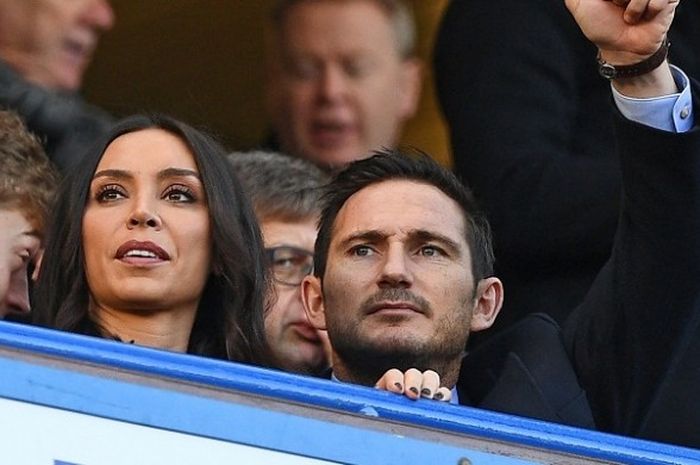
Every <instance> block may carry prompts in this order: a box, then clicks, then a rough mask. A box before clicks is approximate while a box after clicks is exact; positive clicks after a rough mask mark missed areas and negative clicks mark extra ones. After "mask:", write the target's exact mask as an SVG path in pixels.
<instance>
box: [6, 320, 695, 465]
mask: <svg viewBox="0 0 700 465" xmlns="http://www.w3.org/2000/svg"><path fill="white" fill-rule="evenodd" d="M0 419H1V420H0V444H2V447H1V448H0V457H1V458H0V463H12V464H13V465H21V464H24V463H26V464H32V465H34V464H44V463H45V464H47V465H51V464H61V463H63V464H77V465H93V464H94V465H97V464H99V465H102V464H112V463H129V464H138V463H144V464H146V463H147V464H154V463H197V464H209V463H211V464H214V463H217V464H218V463H246V464H249V463H250V464H254V463H290V464H296V463H299V464H310V463H314V464H316V463H356V464H367V465H370V464H371V465H376V464H383V463H386V464H390V463H401V464H425V463H434V464H442V463H445V464H455V465H466V464H472V465H477V464H497V465H525V464H532V463H572V464H575V463H634V464H700V451H696V450H693V449H687V448H682V447H676V446H671V445H666V444H659V443H654V442H650V441H642V440H637V439H631V438H625V437H619V436H614V435H610V434H603V433H598V432H593V431H587V430H580V429H576V428H570V427H566V426H561V425H555V424H550V423H545V422H540V421H535V420H529V419H524V418H520V417H515V416H510V415H504V414H498V413H494V412H487V411H483V410H478V409H472V408H468V407H459V406H452V405H446V404H442V403H437V402H433V401H427V400H419V401H410V400H408V399H405V398H403V397H401V396H397V395H394V394H390V393H386V392H381V391H377V390H374V389H370V388H364V387H361V386H350V385H343V384H339V383H333V382H330V381H325V380H319V379H314V378H309V377H303V376H296V375H290V374H287V373H282V372H278V371H273V370H266V369H261V368H257V367H252V366H246V365H241V364H236V363H230V362H224V361H217V360H210V359H205V358H201V357H195V356H190V355H181V354H175V353H170V352H165V351H159V350H153V349H149V348H144V347H138V346H132V345H128V344H122V343H118V342H114V341H107V340H102V339H97V338H91V337H86V336H79V335H73V334H67V333H61V332H57V331H51V330H46V329H42V328H34V327H29V326H25V325H19V324H14V323H8V322H0ZM10 438H12V439H10ZM76 438H77V439H76ZM32 454H34V455H32ZM188 454H189V455H188ZM232 457H234V458H235V461H234V462H232V461H231V460H232Z"/></svg>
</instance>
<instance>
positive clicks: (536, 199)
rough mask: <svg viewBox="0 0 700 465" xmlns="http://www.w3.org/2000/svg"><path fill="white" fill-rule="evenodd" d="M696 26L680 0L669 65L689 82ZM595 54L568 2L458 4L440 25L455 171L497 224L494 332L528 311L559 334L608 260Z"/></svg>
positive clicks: (699, 50)
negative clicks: (549, 320)
mask: <svg viewBox="0 0 700 465" xmlns="http://www.w3.org/2000/svg"><path fill="white" fill-rule="evenodd" d="M614 3H618V2H614ZM504 12H507V14H506V13H504ZM699 21H700V2H697V1H682V2H680V3H679V6H678V9H677V11H676V15H675V19H674V24H673V25H672V27H671V29H670V30H669V39H670V42H671V44H672V45H671V48H670V49H669V59H670V61H671V63H673V64H675V65H678V66H679V67H680V68H682V69H683V70H684V71H685V72H686V73H688V74H689V75H691V76H700V27H698V22H699ZM465 44H469V46H468V47H466V46H465ZM596 52H597V50H596V47H595V46H594V45H593V44H591V43H590V42H589V41H588V40H586V38H585V36H584V35H583V34H581V31H580V29H579V28H578V27H577V25H576V22H575V21H574V20H573V18H572V17H571V15H570V14H569V12H568V11H567V9H566V5H565V4H564V2H563V1H561V0H548V1H543V2H540V1H534V0H504V1H498V2H477V1H472V0H453V1H451V2H450V5H449V7H448V8H447V10H446V13H445V16H444V18H443V21H442V25H441V27H440V32H439V35H438V39H437V42H436V46H435V73H436V83H437V89H438V95H439V97H440V103H441V107H442V109H443V111H444V113H445V117H446V119H447V122H448V124H449V127H450V135H451V137H450V138H451V144H452V153H453V155H454V162H455V171H456V172H457V174H458V176H460V177H461V178H462V179H463V180H464V181H465V182H467V183H468V184H469V185H470V186H471V188H472V189H474V194H475V195H476V196H477V198H478V199H479V201H480V202H481V203H482V204H483V206H484V209H485V210H486V212H487V214H488V216H489V221H490V222H491V225H492V226H493V234H494V248H495V253H496V272H497V273H498V276H499V277H500V278H501V279H503V283H504V285H505V286H506V288H507V290H508V291H507V297H506V299H505V302H504V307H503V312H501V315H500V316H499V318H498V320H497V321H496V325H495V327H494V329H496V328H504V327H506V326H508V325H509V324H512V323H514V322H515V321H517V320H518V319H519V318H521V317H523V316H524V315H526V314H527V313H530V312H546V313H548V314H549V315H551V316H552V317H553V318H555V319H556V320H557V322H559V323H560V324H562V323H563V322H564V321H565V320H566V317H567V315H568V314H569V313H570V312H571V311H572V310H573V309H574V308H575V307H576V306H577V305H578V304H580V303H581V302H582V301H583V298H584V296H585V295H586V292H588V289H589V288H590V286H591V283H592V282H593V279H594V278H595V276H596V274H597V273H598V271H599V270H600V268H601V266H602V265H603V264H604V263H605V261H606V260H607V259H608V257H609V256H610V250H611V248H612V244H613V237H614V234H615V228H616V225H617V220H618V218H619V215H620V199H621V189H620V188H621V183H622V179H621V173H620V166H619V165H620V163H619V160H618V157H617V156H616V152H615V150H616V148H615V134H614V133H613V123H612V122H613V112H612V110H613V109H612V107H611V106H610V105H608V101H609V100H610V85H609V83H608V82H607V81H606V80H605V79H601V77H600V75H599V74H598V67H597V63H596ZM678 121H680V122H681V123H683V120H682V119H681V118H678ZM472 341H474V340H472Z"/></svg>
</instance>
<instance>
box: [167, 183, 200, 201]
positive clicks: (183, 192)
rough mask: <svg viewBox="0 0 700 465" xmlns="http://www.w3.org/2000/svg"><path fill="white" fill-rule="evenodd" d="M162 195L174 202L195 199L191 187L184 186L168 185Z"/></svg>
mask: <svg viewBox="0 0 700 465" xmlns="http://www.w3.org/2000/svg"><path fill="white" fill-rule="evenodd" d="M163 197H164V198H165V199H166V200H168V201H170V202H174V203H190V202H194V200H195V196H194V193H193V192H192V189H190V188H189V187H185V186H170V187H168V189H166V191H165V193H164V194H163Z"/></svg>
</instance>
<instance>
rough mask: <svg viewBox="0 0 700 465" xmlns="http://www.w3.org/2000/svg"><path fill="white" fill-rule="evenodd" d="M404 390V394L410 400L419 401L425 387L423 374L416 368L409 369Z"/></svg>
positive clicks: (404, 378) (405, 375)
mask: <svg viewBox="0 0 700 465" xmlns="http://www.w3.org/2000/svg"><path fill="white" fill-rule="evenodd" d="M403 380H404V388H403V393H404V395H405V396H406V397H408V398H409V399H414V400H415V399H418V398H419V397H420V390H421V387H422V386H423V373H421V372H420V371H418V370H416V369H415V368H409V369H408V370H406V373H405V374H404V377H403Z"/></svg>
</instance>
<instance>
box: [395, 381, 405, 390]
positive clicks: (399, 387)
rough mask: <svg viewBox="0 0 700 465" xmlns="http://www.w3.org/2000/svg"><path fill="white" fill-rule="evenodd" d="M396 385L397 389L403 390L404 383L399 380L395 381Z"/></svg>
mask: <svg viewBox="0 0 700 465" xmlns="http://www.w3.org/2000/svg"><path fill="white" fill-rule="evenodd" d="M394 386H396V389H398V390H399V391H403V385H402V384H401V383H399V382H396V383H394Z"/></svg>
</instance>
